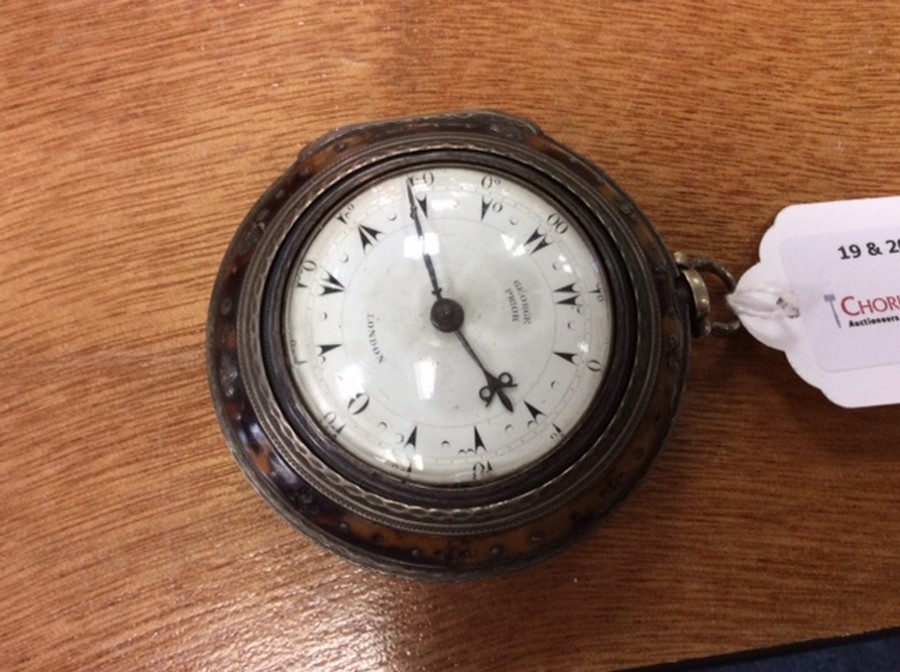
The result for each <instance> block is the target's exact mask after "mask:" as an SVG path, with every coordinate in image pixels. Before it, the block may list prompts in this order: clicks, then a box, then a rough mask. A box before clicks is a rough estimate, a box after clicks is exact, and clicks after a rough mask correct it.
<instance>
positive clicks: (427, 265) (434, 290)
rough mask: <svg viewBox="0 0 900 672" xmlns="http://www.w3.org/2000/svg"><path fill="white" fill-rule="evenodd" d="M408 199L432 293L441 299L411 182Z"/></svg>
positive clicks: (407, 184) (407, 191)
mask: <svg viewBox="0 0 900 672" xmlns="http://www.w3.org/2000/svg"><path fill="white" fill-rule="evenodd" d="M406 198H407V199H408V200H409V216H410V218H411V219H412V220H413V224H414V225H415V227H416V233H417V234H418V236H419V245H421V246H422V261H424V262H425V270H427V271H428V277H429V279H430V280H431V287H432V290H431V293H432V294H434V296H435V298H437V299H440V298H441V286H440V285H439V284H438V281H437V274H436V273H435V272H434V262H433V261H432V260H431V255H430V254H428V247H427V246H426V245H425V232H424V231H423V230H422V221H421V220H420V219H419V206H418V205H416V198H415V196H413V193H412V187H411V186H410V184H409V181H408V180H407V182H406Z"/></svg>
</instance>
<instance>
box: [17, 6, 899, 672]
mask: <svg viewBox="0 0 900 672" xmlns="http://www.w3.org/2000/svg"><path fill="white" fill-rule="evenodd" d="M0 14H2V18H0V24H2V25H3V26H4V30H3V32H2V38H0V110H2V116H0V141H2V144H0V146H2V147H3V149H4V157H3V161H2V162H0V184H2V185H3V188H2V195H3V206H4V207H3V210H2V213H0V217H2V219H0V222H2V227H0V272H2V277H3V284H2V285H0V300H2V305H3V308H4V312H5V317H4V319H3V320H2V322H0V339H2V340H0V343H2V345H3V348H2V352H0V376H2V381H3V385H2V387H0V409H2V421H0V422H2V424H0V428H2V439H3V447H4V450H3V457H2V459H0V507H2V508H0V514H2V515H0V520H2V535H0V559H2V572H0V600H2V602H0V605H2V609H0V667H2V668H3V669H4V670H49V669H53V670H75V669H91V670H107V669H154V670H156V669H176V670H194V669H197V670H200V669H203V670H207V669H234V670H281V669H297V670H361V671H362V670H390V671H392V672H394V671H396V672H405V671H407V670H438V669H448V668H449V669H457V670H483V671H492V670H550V669H554V670H560V669H566V670H604V669H617V668H623V667H627V666H631V665H638V664H646V663H658V662H662V661H667V660H675V659H680V658H684V657H689V656H700V655H709V654H717V653H724V652H728V651H734V650H738V649H743V648H747V647H756V646H766V645H773V644H778V643H783V642H788V641H792V640H801V639H810V638H818V637H828V636H835V635H843V634H849V633H858V632H863V631H867V630H872V629H876V628H881V627H887V626H893V625H898V624H900V582H898V580H897V577H898V576H900V541H898V540H900V515H898V512H900V469H898V465H900V453H898V443H900V442H898V438H900V425H898V413H897V407H885V408H877V409H868V410H860V411H852V412H851V411H846V410H842V409H838V408H835V407H833V406H832V405H830V404H829V402H827V401H826V400H825V399H824V398H823V397H822V395H821V394H820V393H819V392H818V391H816V390H814V389H811V388H808V387H806V386H805V385H804V384H803V383H802V382H800V381H799V380H798V379H797V378H796V377H795V376H794V375H793V374H792V373H791V371H790V370H789V368H788V366H787V364H786V363H785V361H784V358H783V356H782V355H780V354H779V353H776V352H773V351H769V350H767V349H765V348H764V347H763V346H761V345H758V344H756V343H755V342H754V341H753V340H752V339H751V338H750V337H749V336H747V335H746V334H744V335H741V336H738V337H736V338H734V339H731V340H728V341H704V342H701V343H698V345H697V347H696V349H695V353H694V358H693V372H692V376H691V385H690V389H689V393H688V396H687V399H686V401H685V405H684V410H683V413H682V416H681V418H680V421H679V424H678V427H677V429H676V432H675V434H674V436H673V438H672V440H671V442H670V445H669V447H668V449H667V451H666V453H665V454H664V456H663V458H662V459H661V460H660V461H659V463H658V465H657V467H656V468H655V470H654V471H653V472H652V474H651V476H650V477H649V479H648V480H647V481H646V483H645V484H644V485H643V486H642V487H641V488H640V490H639V491H638V492H637V493H636V494H635V495H634V496H633V498H632V499H630V500H629V502H628V503H627V504H626V505H625V506H624V507H623V508H622V509H621V510H620V511H619V512H618V513H617V514H616V515H615V516H614V517H613V518H612V519H611V520H610V522H609V524H608V525H606V526H605V527H604V528H602V530H601V531H600V532H599V533H598V534H596V535H595V536H594V537H592V538H591V539H590V540H589V541H588V542H587V543H585V544H583V545H582V546H580V547H579V548H577V549H575V550H574V551H572V552H569V553H567V554H565V555H563V556H562V557H560V558H558V559H555V560H553V561H551V562H549V563H547V564H546V565H544V566H541V567H539V568H537V569H535V570H532V571H528V572H526V573H522V574H518V575H514V576H510V577H506V578H502V579H497V580H491V581H485V582H480V583H476V584H468V585H458V586H457V585H454V586H435V585H420V584H416V583H411V582H405V581H398V580H394V579H390V578H386V577H383V576H380V575H376V574H372V573H369V572H367V571H364V570H361V569H358V568H356V567H354V566H351V565H349V564H347V563H345V562H343V561H341V560H338V559H336V558H334V557H331V556H330V555H328V554H327V553H325V552H323V551H321V550H319V549H318V548H316V547H314V546H313V545H311V544H310V543H309V542H307V541H305V540H304V539H303V538H301V537H300V536H299V535H297V534H295V533H294V532H292V531H291V530H290V529H289V528H288V527H287V526H286V525H285V524H284V523H282V522H281V521H280V520H278V519H277V517H276V516H275V515H274V514H273V513H272V512H270V511H269V510H268V509H267V508H266V507H265V505H264V504H263V502H262V501H261V500H260V499H259V498H258V497H257V496H256V495H255V494H254V493H253V492H252V490H251V489H250V487H249V486H248V485H247V484H246V483H245V481H244V480H243V478H242V476H241V475H240V473H239V471H238V469H237V467H236V466H235V465H234V464H233V462H232V459H231V457H230V456H229V454H228V451H227V449H226V447H225V444H224V441H223V440H222V438H221V435H220V433H219V429H218V426H217V423H216V420H215V416H214V413H213V411H212V407H211V404H210V401H209V398H208V393H207V387H206V381H205V369H204V366H205V365H204V361H203V337H204V325H205V313H206V306H207V301H208V298H209V293H210V290H211V286H212V281H213V278H214V277H215V273H216V270H217V266H218V263H219V260H220V258H221V255H222V254H223V252H224V249H225V246H226V245H227V243H228V241H229V239H230V237H231V235H232V233H233V231H234V229H235V227H236V226H237V224H238V223H239V222H240V220H241V219H242V217H243V215H244V213H245V212H246V210H247V209H248V208H249V207H250V205H251V204H252V203H253V201H254V200H255V199H256V197H257V196H258V195H259V194H260V193H261V192H262V190H263V189H264V188H265V187H266V186H267V185H268V184H269V183H270V182H271V181H272V180H273V179H274V178H275V177H276V176H277V175H278V174H279V173H280V172H281V170H283V169H284V168H285V167H286V166H287V165H288V164H289V163H290V161H291V160H292V157H293V156H294V155H295V153H296V151H297V150H298V149H299V148H300V147H301V146H302V145H303V144H304V143H305V142H307V141H310V140H312V139H314V138H316V137H317V136H319V135H320V134H321V133H323V132H325V131H327V130H329V129H330V128H332V127H335V126H339V125H342V124H346V123H354V122H360V121H365V120H371V119H377V118H385V117H394V116H405V115H410V114H416V113H425V112H436V111H443V110H457V109H464V108H483V107H491V108H498V109H504V110H506V111H509V112H512V113H516V114H520V115H523V116H526V117H530V118H532V119H534V120H535V121H537V122H539V123H540V124H541V125H542V126H543V128H544V129H545V130H546V131H547V132H548V133H550V134H551V135H553V136H555V137H556V138H557V139H559V140H561V141H563V142H566V143H567V144H569V145H571V146H572V147H574V148H576V149H577V150H579V151H580V152H582V153H583V154H585V155H587V156H588V157H589V158H591V159H593V160H594V161H596V162H597V163H598V164H600V165H602V166H604V167H605V169H606V170H608V171H609V172H610V174H612V175H613V176H615V177H616V178H617V180H618V181H619V182H620V183H621V184H622V185H623V186H624V187H625V188H626V189H627V190H628V191H629V192H630V193H631V194H632V196H634V198H635V199H636V200H637V201H638V202H639V203H641V204H642V206H643V208H644V209H645V211H646V212H647V214H648V215H649V216H650V218H651V220H652V221H654V222H655V223H656V225H657V227H658V228H659V229H660V231H661V233H662V234H663V236H664V237H665V238H666V240H667V241H668V242H669V244H670V245H671V246H672V247H673V248H676V249H684V250H686V251H693V252H705V253H709V254H712V255H714V256H716V257H717V258H718V259H719V260H720V261H721V262H723V263H724V264H726V265H727V266H729V267H731V268H732V269H734V270H735V271H738V272H740V271H741V270H743V269H745V268H747V267H748V266H749V265H751V264H752V263H753V262H754V261H755V255H756V247H757V245H758V242H759V239H760V237H761V235H762V233H763V232H764V231H765V229H766V227H767V226H768V225H769V224H770V223H771V220H772V219H773V217H774V215H775V214H776V213H777V212H778V210H779V209H781V208H782V207H784V206H786V205H788V204H790V203H800V202H807V201H816V200H832V199H837V198H852V197H862V196H879V195H889V194H897V193H900V151H898V149H900V148H898V143H897V138H898V137H900V115H898V113H897V111H898V109H900V70H898V68H897V63H900V43H898V37H897V31H896V26H897V25H900V7H898V6H897V5H895V4H893V3H864V4H863V3H856V2H852V1H850V0H846V1H841V2H837V1H836V2H831V3H780V2H774V1H769V0H759V1H757V2H753V3H740V4H728V5H725V4H724V3H722V4H719V3H671V2H655V1H654V2H643V3H630V2H612V3H604V4H602V5H598V4H596V3H589V2H583V3H580V2H572V1H570V0H561V1H560V2H557V3H554V4H553V5H552V6H550V5H546V4H545V3H538V2H522V3H505V2H500V1H495V0H479V2H457V3H443V4H441V3H410V2H401V1H400V0H372V1H370V2H348V1H338V2H331V3H327V4H326V3H313V2H308V1H305V2H296V3H287V2H285V3H256V2H250V1H248V2H214V3H202V4H201V3H188V2H184V3H179V2H173V1H171V0H168V1H166V2H158V3H129V2H116V3H98V2H83V1H80V0H79V1H70V2H43V3H41V2H24V1H17V0H13V1H12V2H8V3H4V5H3V7H2V9H0Z"/></svg>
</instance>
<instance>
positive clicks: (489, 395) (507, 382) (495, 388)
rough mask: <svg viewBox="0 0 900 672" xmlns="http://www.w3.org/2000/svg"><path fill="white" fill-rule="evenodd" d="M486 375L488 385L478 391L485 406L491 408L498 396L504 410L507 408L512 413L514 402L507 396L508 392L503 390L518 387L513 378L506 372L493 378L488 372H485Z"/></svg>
mask: <svg viewBox="0 0 900 672" xmlns="http://www.w3.org/2000/svg"><path fill="white" fill-rule="evenodd" d="M484 374H485V377H486V378H487V385H485V386H484V387H482V388H481V389H480V390H479V391H478V396H479V397H481V400H482V401H483V402H484V405H485V406H490V405H491V402H492V401H493V400H494V395H495V394H496V395H497V397H498V398H499V399H500V403H501V404H503V408H505V409H506V410H507V411H510V412H512V410H513V405H512V401H510V399H509V397H508V396H506V392H504V391H503V390H504V389H505V388H508V387H515V386H516V384H515V383H514V382H513V377H512V376H511V375H510V374H508V373H507V372H506V371H504V372H503V373H501V374H500V375H499V376H493V375H491V374H490V373H488V372H487V371H485V372H484Z"/></svg>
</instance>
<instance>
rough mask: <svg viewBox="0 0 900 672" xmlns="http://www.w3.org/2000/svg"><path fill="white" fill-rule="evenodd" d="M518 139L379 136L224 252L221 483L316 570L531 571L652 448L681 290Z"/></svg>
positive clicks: (533, 134)
mask: <svg viewBox="0 0 900 672" xmlns="http://www.w3.org/2000/svg"><path fill="white" fill-rule="evenodd" d="M704 270H708V271H712V272H713V273H715V274H716V275H718V276H719V277H720V278H721V279H722V280H723V281H724V282H725V283H726V285H728V283H732V284H731V285H729V286H733V281H732V280H731V278H730V276H729V275H728V274H727V273H726V272H725V271H724V269H721V267H719V266H718V265H716V264H714V263H713V262H711V261H709V260H706V259H694V258H690V257H686V256H684V255H677V254H676V255H673V254H671V253H670V252H669V250H668V249H667V248H666V247H665V245H664V244H663V243H662V241H661V239H660V237H659V236H658V234H657V233H656V231H655V230H654V229H653V228H652V226H651V225H650V223H649V222H648V221H647V219H646V218H645V217H644V215H643V214H642V213H641V211H640V210H639V209H638V207H637V206H636V205H635V204H634V202H633V201H632V200H631V199H630V198H629V197H628V196H627V195H626V194H625V192H624V191H622V189H621V188H619V187H618V186H617V185H616V184H615V183H614V182H613V181H612V180H611V179H610V178H609V177H607V176H606V175H605V174H604V173H603V172H602V171H600V170H599V169H598V168H597V167H595V166H594V165H592V164H591V163H590V162H589V161H587V160H585V159H584V158H582V157H581V156H579V155H577V154H576V153H574V152H573V151H571V150H569V149H567V148H566V147H564V146H562V145H561V144H559V143H557V142H555V141H553V140H552V139H550V138H549V137H547V136H546V135H545V134H544V133H542V132H541V130H540V129H539V128H538V127H537V126H535V125H534V124H532V123H530V122H528V121H525V120H522V119H519V118H516V117H513V116H509V115H506V114H501V113H497V112H481V111H479V112H469V113H460V114H451V115H441V116H431V117H421V118H414V119H404V120H394V121H386V122H379V123H370V124H363V125H358V126H352V127H348V128H344V129H341V130H338V131H335V132H333V133H331V134H329V135H327V136H325V137H324V138H322V139H320V140H318V141H316V142H314V143H313V144H311V145H309V146H308V147H306V148H305V149H304V150H303V151H302V152H301V154H300V155H299V158H298V159H297V161H296V162H295V163H294V165H293V166H291V167H290V169H288V171H287V172H286V173H285V174H284V175H283V176H282V177H281V178H280V179H278V180H277V181H276V182H275V183H274V184H273V185H272V187H271V188H270V189H269V190H268V191H267V192H266V193H265V194H264V195H263V196H262V197H261V198H260V200H259V201H258V202H257V204H256V205H255V206H254V207H253V209H252V210H251V211H250V213H249V214H248V215H247V217H246V219H245V220H244V222H243V224H241V226H240V228H239V229H238V231H237V234H236V235H235V237H234V240H233V241H232V243H231V246H230V247H229V249H228V251H227V253H226V254H225V258H224V261H223V262H222V266H221V269H220V271H219V275H218V278H217V280H216V283H215V288H214V290H213V296H212V300H211V305H210V312H209V320H208V329H207V356H208V372H209V382H210V388H211V393H212V398H213V402H214V405H215V409H216V412H217V415H218V418H219V422H220V424H221V426H222V429H223V432H224V434H225V437H226V439H227V441H228V443H229V444H230V447H231V450H232V452H233V454H234V457H235V458H236V460H237V462H238V464H239V465H240V467H241V469H242V470H243V472H244V473H245V475H246V476H247V478H248V479H249V481H250V482H251V484H252V485H253V486H254V487H255V488H256V490H257V491H258V492H259V493H260V494H261V495H262V497H263V498H264V499H265V500H266V501H267V502H268V503H269V504H270V505H271V506H272V507H273V508H274V509H275V510H276V511H277V512H278V513H279V514H280V515H281V516H283V517H284V518H285V519H286V520H287V521H289V522H290V523H291V524H292V525H294V526H295V527H296V528H298V529H299V530H301V531H302V532H303V533H305V534H306V535H308V536H309V537H310V538H312V539H313V540H315V541H316V542H318V543H319V544H321V545H322V546H324V547H326V548H328V549H330V550H332V551H334V552H336V553H338V554H340V555H342V556H344V557H346V558H349V559H351V560H354V561H357V562H359V563H362V564H364V565H366V566H368V567H372V568H376V569H381V570H385V571H388V572H392V573H395V574H401V575H405V576H412V577H422V578H434V579H445V580H446V579H461V578H471V577H480V576H485V575H490V574H496V573H500V572H504V571H509V570H513V569H519V568H523V567H527V566H529V565H532V564H534V563H536V562H539V561H541V560H543V559H545V558H547V557H549V556H551V555H553V554H555V553H557V552H559V551H560V550H562V549H564V548H566V547H568V546H570V545H571V544H572V543H574V542H575V541H577V540H578V539H580V538H582V537H583V536H584V535H586V534H587V533H588V532H589V531H590V530H591V529H593V528H594V527H595V525H596V524H597V523H599V522H600V521H601V520H602V519H603V518H604V517H605V516H606V515H607V514H609V513H610V511H611V510H612V509H613V508H614V507H615V506H616V505H617V504H618V503H620V502H621V501H622V500H623V499H624V498H625V497H626V495H627V494H628V493H629V492H630V491H631V490H632V489H633V488H634V487H635V485H636V484H637V482H638V481H639V480H640V479H641V477H642V476H644V474H645V473H646V472H647V470H648V468H649V466H650V464H651V462H652V461H653V459H654V458H655V457H656V455H657V454H658V453H659V451H660V449H661V447H662V445H663V443H664V442H665V439H666V436H667V435H668V434H669V430H670V428H671V426H672V423H673V420H674V418H675V415H676V411H677V409H678V406H679V399H680V397H681V394H682V389H683V387H684V383H685V376H686V372H687V367H688V357H689V353H690V338H691V334H692V333H693V334H694V335H703V334H705V333H707V332H709V331H711V330H713V328H715V330H716V331H719V332H727V331H731V330H733V329H734V328H736V323H734V322H732V323H727V324H718V323H717V324H712V323H711V322H710V320H709V295H708V292H707V290H706V285H705V283H704V280H703V278H702V277H701V275H700V271H704Z"/></svg>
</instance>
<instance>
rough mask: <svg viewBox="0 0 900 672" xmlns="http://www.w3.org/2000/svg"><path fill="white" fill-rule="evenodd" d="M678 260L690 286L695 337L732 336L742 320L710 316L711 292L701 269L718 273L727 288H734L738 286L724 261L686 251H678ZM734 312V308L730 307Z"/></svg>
mask: <svg viewBox="0 0 900 672" xmlns="http://www.w3.org/2000/svg"><path fill="white" fill-rule="evenodd" d="M675 263H676V264H678V268H679V269H681V276H682V277H683V278H684V279H685V281H686V282H687V285H688V287H689V288H690V290H691V334H692V335H693V336H694V338H703V337H704V336H709V335H710V334H712V335H713V336H729V335H731V334H733V333H734V332H736V331H737V330H738V329H740V328H741V322H740V320H739V319H738V318H737V317H736V316H734V313H733V312H732V313H731V314H732V319H730V320H728V321H726V322H721V321H717V320H711V319H710V313H711V312H712V308H711V306H712V302H711V300H710V296H709V288H708V287H707V285H706V281H705V280H704V279H703V276H702V275H701V273H703V272H706V273H711V274H712V275H714V276H716V277H717V278H718V279H719V280H720V281H721V282H722V284H723V285H725V289H726V290H728V292H729V293H730V292H733V291H734V288H735V286H736V283H735V281H734V276H733V275H731V273H729V272H728V271H727V270H726V269H725V268H724V267H723V266H722V265H721V264H719V263H717V262H715V261H713V260H712V259H707V258H706V257H692V256H690V255H687V254H685V253H684V252H676V253H675ZM728 310H729V312H731V309H730V308H729V309H728Z"/></svg>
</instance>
